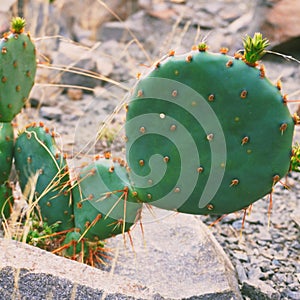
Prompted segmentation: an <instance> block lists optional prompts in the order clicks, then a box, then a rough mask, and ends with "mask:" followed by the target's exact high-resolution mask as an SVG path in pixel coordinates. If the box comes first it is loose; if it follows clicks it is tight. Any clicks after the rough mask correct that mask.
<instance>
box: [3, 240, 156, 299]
mask: <svg viewBox="0 0 300 300" xmlns="http://www.w3.org/2000/svg"><path fill="white" fill-rule="evenodd" d="M0 299H5V300H9V299H15V300H19V299H21V300H25V299H26V300H27V299H35V300H44V299H49V300H52V299H57V300H62V299H72V300H87V299H92V300H95V299H161V297H160V296H159V295H156V294H155V293H154V291H152V290H150V289H149V288H147V287H146V286H143V285H141V284H140V283H138V282H136V281H134V280H127V279H126V278H124V277H120V276H118V275H114V276H110V274H109V273H108V272H106V271H101V270H99V269H96V268H92V267H89V266H87V265H84V264H80V263H77V262H75V261H72V260H69V259H66V258H63V257H60V256H56V255H54V254H51V253H49V252H47V251H44V250H41V249H39V248H36V247H32V246H29V245H27V244H23V243H20V242H16V241H12V240H8V239H0Z"/></svg>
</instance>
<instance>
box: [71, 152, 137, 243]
mask: <svg viewBox="0 0 300 300" xmlns="http://www.w3.org/2000/svg"><path fill="white" fill-rule="evenodd" d="M72 193H73V198H74V217H75V227H76V228H79V229H80V230H81V234H83V237H84V238H87V239H89V240H90V241H97V240H103V239H106V238H109V237H112V236H115V235H117V234H123V233H124V232H126V231H129V229H130V227H131V226H132V225H133V224H134V223H135V222H136V221H137V220H138V217H139V213H140V210H141V207H142V204H141V203H138V202H137V198H136V197H135V194H134V192H133V191H132V189H131V186H130V184H129V180H128V176H127V171H126V168H125V166H123V164H122V162H121V163H120V162H118V161H114V160H112V159H110V158H100V159H97V160H95V161H94V162H93V163H91V164H90V165H88V166H87V167H85V168H83V169H82V170H81V172H80V179H79V183H78V184H77V186H76V187H75V188H73V190H72Z"/></svg>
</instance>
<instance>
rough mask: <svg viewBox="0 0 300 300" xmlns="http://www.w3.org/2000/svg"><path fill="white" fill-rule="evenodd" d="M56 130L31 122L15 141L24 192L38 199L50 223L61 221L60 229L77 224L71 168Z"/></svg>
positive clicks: (15, 154) (27, 195)
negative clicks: (75, 221)
mask: <svg viewBox="0 0 300 300" xmlns="http://www.w3.org/2000/svg"><path fill="white" fill-rule="evenodd" d="M54 135H55V134H54V132H50V131H49V130H48V129H47V128H45V127H43V125H42V124H41V125H39V126H36V125H31V126H29V127H27V128H26V129H25V130H24V131H23V132H21V133H20V134H19V136H18V138H17V140H16V144H15V151H14V157H15V165H16V170H17V174H18V176H19V181H20V186H21V189H22V191H23V194H25V196H26V197H27V198H30V196H31V195H32V193H31V192H32V191H34V199H33V200H34V202H36V201H38V206H39V208H40V213H41V216H42V218H43V220H44V221H46V222H47V223H48V224H49V225H52V224H54V223H56V222H60V225H59V227H58V230H65V229H69V228H72V227H74V224H73V207H72V201H71V192H70V181H69V172H68V167H67V163H66V160H65V158H64V156H63V154H62V153H61V152H60V151H59V149H58V147H57V145H56V143H55V140H54Z"/></svg>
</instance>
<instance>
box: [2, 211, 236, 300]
mask: <svg viewBox="0 0 300 300" xmlns="http://www.w3.org/2000/svg"><path fill="white" fill-rule="evenodd" d="M155 214H156V216H157V217H159V219H158V220H153V218H150V217H149V216H148V217H147V216H144V235H143V234H142V233H141V231H140V230H139V228H138V227H139V226H137V227H136V228H135V229H134V230H133V231H132V238H133V243H134V249H135V251H134V252H133V251H132V250H131V249H129V247H130V246H129V242H127V247H126V248H125V247H124V244H123V243H124V240H123V237H122V236H119V237H117V238H114V239H110V240H108V245H107V246H108V247H113V248H114V249H115V250H114V253H115V259H114V263H113V264H112V266H113V267H111V270H110V271H109V273H108V271H102V270H99V269H96V268H91V267H89V266H86V265H84V264H79V263H77V262H74V261H71V260H68V259H65V258H63V257H59V256H55V255H53V254H51V253H48V252H46V251H44V250H40V249H38V248H35V247H32V246H29V245H26V244H21V243H18V242H15V241H10V240H6V239H2V240H0V294H4V293H6V294H5V295H11V294H12V293H13V292H14V293H15V294H17V293H20V294H22V295H23V296H24V298H22V299H33V298H34V299H48V298H46V297H48V296H49V295H51V296H53V299H69V298H70V295H75V298H74V299H100V296H101V297H103V295H107V296H106V298H105V297H103V299H137V298H138V299H157V300H158V299H183V298H185V299H207V300H208V299H223V300H229V299H230V300H236V299H237V300H240V299H242V298H241V294H240V292H239V290H238V283H237V279H236V275H235V270H234V268H233V266H232V264H231V262H230V261H229V259H228V258H227V256H226V255H225V254H224V252H223V250H222V248H221V247H220V246H219V244H218V243H217V242H216V240H215V238H214V237H213V236H212V234H211V233H210V232H209V230H208V229H207V228H206V226H205V225H204V224H203V223H202V222H201V221H200V220H199V219H198V218H197V217H193V216H188V215H184V214H180V215H174V214H172V215H170V212H165V211H163V212H161V211H160V210H155ZM166 214H167V215H166ZM145 243H146V245H145ZM18 278H20V279H19V280H18ZM15 282H16V283H17V284H18V286H19V288H18V289H17V290H15V289H14V286H15ZM17 295H18V294H17ZM25 296H27V297H28V298H25ZM51 299H52V298H51ZM72 299H73V298H72Z"/></svg>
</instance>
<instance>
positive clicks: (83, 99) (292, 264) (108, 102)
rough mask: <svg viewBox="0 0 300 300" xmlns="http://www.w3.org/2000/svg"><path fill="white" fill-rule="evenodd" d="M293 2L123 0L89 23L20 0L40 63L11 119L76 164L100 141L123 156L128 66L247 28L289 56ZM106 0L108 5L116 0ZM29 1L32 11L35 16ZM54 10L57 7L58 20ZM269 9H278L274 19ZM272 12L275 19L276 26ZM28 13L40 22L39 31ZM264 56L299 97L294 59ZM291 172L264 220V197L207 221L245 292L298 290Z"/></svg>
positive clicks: (274, 75)
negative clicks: (54, 135) (49, 140)
mask: <svg viewBox="0 0 300 300" xmlns="http://www.w3.org/2000/svg"><path fill="white" fill-rule="evenodd" d="M25 2H26V1H25ZM88 2H90V4H91V5H90V7H94V11H95V10H99V11H101V12H103V11H106V12H107V10H105V9H104V6H103V4H102V5H101V3H102V2H101V1H96V0H95V1H88ZM100 2H101V3H100ZM119 2H120V1H119ZM283 2H284V3H283ZM291 2H292V4H290V3H291ZM295 2H296V1H288V0H282V1H257V2H256V1H235V0H226V1H225V0H224V1H193V0H186V1H179V0H170V1H154V0H153V1H151V0H141V1H127V4H128V3H130V4H131V6H130V8H127V15H126V13H124V14H123V13H122V17H123V16H124V17H126V21H125V22H120V21H116V20H115V19H114V18H112V17H111V14H108V15H109V17H107V14H104V13H103V15H105V17H102V19H103V20H104V21H103V23H102V24H96V25H94V27H93V24H92V18H90V19H89V18H87V16H86V15H84V13H83V14H82V15H83V16H80V14H79V15H76V14H75V11H76V5H75V4H74V9H72V12H70V9H69V10H68V6H66V4H65V3H67V1H58V0H57V1H55V2H54V4H53V6H48V5H47V6H45V5H43V4H42V2H39V1H27V5H28V7H32V9H33V10H31V11H32V15H30V13H29V12H28V11H30V10H29V9H28V11H27V12H26V10H25V17H27V18H28V19H29V20H30V21H29V22H28V23H29V25H30V26H31V27H32V28H31V29H30V31H31V32H33V34H36V44H37V47H38V50H39V60H40V67H39V70H38V76H37V83H36V86H35V87H34V90H33V92H32V98H31V106H30V107H28V108H27V109H26V110H25V111H24V113H23V114H22V115H21V116H20V117H19V118H18V123H19V128H21V127H22V126H23V125H24V124H25V123H26V122H29V121H32V120H41V121H44V122H45V123H46V124H47V125H48V126H50V127H51V126H53V127H54V128H55V129H56V131H57V132H59V133H60V135H61V141H62V144H61V145H62V147H63V148H64V150H65V151H66V152H68V153H69V154H70V157H74V156H75V157H76V160H70V161H72V162H76V164H77V163H81V162H82V160H83V159H85V158H86V157H87V156H89V155H91V154H93V153H98V152H101V151H105V150H111V151H112V152H113V153H115V154H117V155H124V151H123V150H124V149H123V145H124V142H123V139H122V129H123V125H124V114H125V113H124V110H123V104H124V101H126V94H127V93H128V92H129V91H130V89H131V88H132V86H133V84H134V82H135V81H136V80H135V78H136V74H137V73H138V72H142V73H145V72H147V70H148V67H149V66H150V65H151V64H152V63H153V62H154V61H155V60H156V59H158V58H159V57H161V55H163V54H166V53H167V52H168V51H169V50H170V49H174V50H175V51H176V53H182V52H186V51H188V50H189V49H190V48H191V46H192V45H193V44H195V43H197V42H199V41H200V40H202V39H206V41H207V43H208V44H209V46H210V50H212V51H218V50H219V48H220V47H221V46H224V47H228V48H229V49H230V50H229V54H233V53H234V52H235V51H236V50H237V49H239V48H241V46H242V42H241V37H243V36H244V35H245V34H246V33H249V34H252V33H253V32H254V31H256V30H262V32H263V33H265V35H266V36H268V37H270V39H271V42H272V45H274V46H276V47H275V50H276V51H278V52H281V51H282V52H285V53H287V54H289V55H293V56H294V57H296V58H298V59H299V56H298V57H297V55H299V53H300V43H299V37H300V33H299V29H297V26H296V23H293V22H294V21H293V20H292V16H293V15H297V13H296V11H297V9H298V11H299V13H300V7H299V3H298V4H297V5H296V4H295ZM37 3H38V4H37ZM282 3H283V4H284V5H283V4H282ZM108 4H111V5H112V4H114V5H116V6H115V7H118V6H117V4H118V1H111V2H109V1H108ZM275 4H276V5H275ZM272 5H274V6H272ZM87 6H88V5H87ZM276 6H279V13H278V12H276V10H275V8H276ZM281 6H284V7H285V9H286V10H288V9H289V8H290V7H291V6H292V8H293V9H292V11H293V13H291V12H290V11H287V12H286V11H280V9H282V7H281ZM66 7H67V8H66ZM77 9H80V7H79V8H78V7H77ZM118 9H119V8H118ZM35 10H38V11H39V12H40V13H41V15H40V17H39V19H38V18H36V16H37V12H36V11H35ZM0 11H1V6H0ZM128 11H129V12H130V13H128ZM67 12H69V13H67ZM1 13H2V12H1ZM90 13H91V12H90ZM299 13H298V15H299ZM26 14H27V16H26ZM284 14H286V18H285V17H284ZM59 15H64V16H65V18H64V20H60V19H59ZM277 15H280V18H278V19H276V16H277ZM74 16H76V18H75V17H74ZM84 18H85V19H84ZM282 19H283V20H285V24H284V25H281V27H280V23H281V22H282ZM290 19H291V21H290V22H289V20H290ZM38 21H39V22H46V25H47V26H46V25H45V24H44V26H43V27H41V28H42V29H43V30H42V29H41V28H40V31H39V30H38V29H37V28H38V27H37V25H36V24H38ZM272 22H273V24H274V23H276V22H277V23H276V24H279V25H278V27H277V29H276V32H277V34H274V29H273V31H272V27H270V24H272ZM290 23H292V24H290ZM293 24H294V25H293ZM0 26H2V27H3V26H4V25H3V24H0ZM2 27H1V28H2ZM291 28H292V29H291ZM298 28H299V26H298ZM284 29H285V30H284ZM297 30H298V32H297ZM279 33H280V34H279ZM44 35H47V36H52V37H51V38H50V37H49V38H45V37H44ZM58 35H59V37H54V36H58ZM42 36H43V37H42ZM62 36H63V37H62ZM137 41H138V42H137ZM264 64H265V65H266V70H267V76H269V77H270V79H271V80H272V81H274V82H276V80H277V79H279V78H281V81H282V83H283V92H284V93H287V94H288V95H290V96H289V98H290V99H295V98H297V97H298V99H299V94H300V93H299V82H300V65H299V63H297V62H295V61H287V60H285V59H283V58H281V57H279V56H276V55H267V56H266V58H265V61H264ZM79 72H83V73H84V76H83V75H80V74H78V73H79ZM97 74H101V75H102V77H99V76H98V75H97ZM103 76H105V78H104V77H103ZM107 78H109V80H107ZM107 81H110V82H107ZM49 84H50V86H49ZM74 86H76V87H74ZM78 87H80V88H78ZM290 109H291V111H292V112H295V111H296V110H297V105H290ZM103 124H104V125H105V126H104V127H103ZM102 127H103V128H104V130H102V131H101V133H102V135H101V138H100V139H99V140H98V139H97V132H98V129H99V128H102ZM96 140H97V142H95V141H96ZM295 140H298V141H299V138H295ZM83 145H86V147H85V148H84V149H83ZM299 179H300V177H299V175H298V174H294V173H293V174H291V175H290V176H289V177H288V178H287V185H288V186H289V187H290V190H287V189H285V188H284V186H283V185H280V184H279V185H278V186H277V187H276V189H275V190H274V193H273V209H272V214H271V216H270V219H269V217H268V207H269V200H268V198H267V197H266V199H263V200H259V201H258V202H257V203H255V204H254V205H253V209H252V212H251V214H250V215H247V216H246V219H245V223H244V228H243V229H242V219H243V215H242V214H241V213H237V214H230V215H228V216H226V217H224V218H223V219H222V220H221V221H219V222H218V223H217V224H215V225H214V226H212V227H211V230H212V232H213V234H214V235H215V237H216V238H217V240H218V241H219V243H220V244H221V246H222V247H223V248H224V250H225V251H226V253H227V254H228V255H229V257H230V259H231V261H232V262H233V264H234V266H235V268H236V270H237V276H238V279H239V283H240V287H241V290H242V293H243V295H244V298H245V299H294V300H297V299H300V232H299V226H300V224H299V215H300V204H299V198H300V185H299ZM202 219H203V221H204V222H205V223H207V224H211V223H212V222H214V221H215V218H212V217H202ZM241 229H242V230H241Z"/></svg>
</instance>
